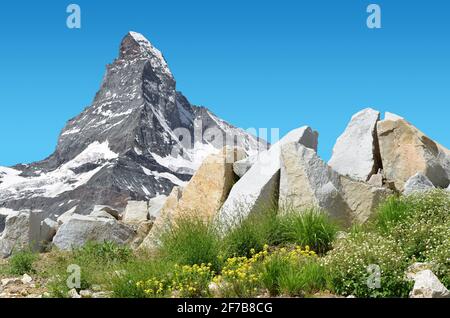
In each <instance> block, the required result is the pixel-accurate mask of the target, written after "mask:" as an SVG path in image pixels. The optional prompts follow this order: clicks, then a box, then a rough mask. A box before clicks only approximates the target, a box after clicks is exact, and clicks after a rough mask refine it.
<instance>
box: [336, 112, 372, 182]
mask: <svg viewBox="0 0 450 318" xmlns="http://www.w3.org/2000/svg"><path fill="white" fill-rule="evenodd" d="M379 120H380V112H378V111H376V110H373V109H371V108H366V109H364V110H362V111H360V112H358V113H357V114H355V115H353V117H352V119H351V121H350V123H349V124H348V126H347V128H346V129H345V131H344V133H343V134H342V135H341V136H340V137H339V138H338V139H337V141H336V144H335V146H334V148H333V156H332V157H331V159H330V161H329V162H328V164H329V165H330V166H331V167H332V168H333V169H334V170H336V171H337V172H338V173H340V174H342V175H344V176H349V177H351V178H353V179H355V180H360V181H367V180H369V178H370V176H371V175H372V174H374V173H376V172H377V169H378V168H379V167H378V163H377V156H378V154H377V153H376V138H374V137H375V136H376V126H377V122H378V121H379Z"/></svg>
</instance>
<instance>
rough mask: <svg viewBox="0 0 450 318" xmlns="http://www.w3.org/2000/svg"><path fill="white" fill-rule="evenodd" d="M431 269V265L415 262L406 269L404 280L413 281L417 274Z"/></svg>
mask: <svg viewBox="0 0 450 318" xmlns="http://www.w3.org/2000/svg"><path fill="white" fill-rule="evenodd" d="M432 267H433V265H432V264H431V263H420V262H416V263H414V264H412V265H410V266H409V267H408V268H407V269H406V279H407V280H409V281H413V280H415V278H416V275H417V273H419V272H421V271H423V270H426V269H429V270H431V268H432Z"/></svg>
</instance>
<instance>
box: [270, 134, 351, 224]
mask: <svg viewBox="0 0 450 318" xmlns="http://www.w3.org/2000/svg"><path fill="white" fill-rule="evenodd" d="M340 188H341V185H340V179H339V174H338V173H336V172H335V171H334V170H333V169H331V168H330V167H329V166H328V165H327V164H326V163H325V162H324V161H323V160H322V159H320V158H319V156H318V155H317V154H316V152H315V151H314V150H312V149H309V148H306V147H305V146H303V145H301V144H299V143H288V144H284V145H282V146H281V173H280V196H279V206H280V207H281V208H282V210H283V209H287V210H294V211H298V212H299V213H301V211H302V210H305V209H308V208H314V207H319V208H321V209H322V210H323V211H325V212H326V213H327V214H328V215H329V216H330V217H332V218H333V219H335V220H339V221H341V222H342V223H343V224H345V225H348V224H349V223H350V209H349V207H348V205H347V203H346V202H345V201H344V198H343V197H342V195H341V189H340Z"/></svg>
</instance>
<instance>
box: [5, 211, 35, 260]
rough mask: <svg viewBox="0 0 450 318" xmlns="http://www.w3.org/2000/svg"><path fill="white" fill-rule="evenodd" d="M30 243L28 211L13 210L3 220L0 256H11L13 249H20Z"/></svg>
mask: <svg viewBox="0 0 450 318" xmlns="http://www.w3.org/2000/svg"><path fill="white" fill-rule="evenodd" d="M29 244H30V212H29V211H23V212H17V211H14V212H12V213H10V214H9V215H8V216H7V217H6V220H5V229H4V230H3V232H2V235H1V236H0V257H1V258H6V257H9V256H11V254H12V252H13V251H14V250H21V249H23V248H26V247H28V246H29Z"/></svg>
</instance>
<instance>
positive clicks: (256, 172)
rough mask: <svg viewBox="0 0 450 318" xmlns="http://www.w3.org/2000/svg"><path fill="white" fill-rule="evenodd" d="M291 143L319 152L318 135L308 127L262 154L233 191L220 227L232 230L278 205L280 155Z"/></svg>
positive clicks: (223, 209)
mask: <svg viewBox="0 0 450 318" xmlns="http://www.w3.org/2000/svg"><path fill="white" fill-rule="evenodd" d="M290 142H297V143H300V144H303V145H305V146H306V147H308V148H311V149H313V150H314V151H317V144H318V133H317V132H316V131H313V130H312V129H311V128H310V127H306V126H305V127H301V128H298V129H295V130H293V131H291V132H290V133H288V134H287V135H286V136H285V137H283V138H282V139H281V140H280V141H278V142H277V143H275V144H274V145H273V146H272V147H271V148H270V149H269V150H268V151H263V152H261V153H259V155H258V158H257V160H256V162H255V163H254V164H253V166H252V167H251V168H250V170H248V171H247V173H246V174H244V175H243V176H242V178H241V179H239V181H238V182H237V183H236V184H235V185H234V186H233V188H232V189H231V191H230V194H229V196H228V198H227V200H226V201H225V203H224V204H223V206H222V208H221V210H220V212H219V214H218V217H217V221H218V222H219V224H221V225H222V226H225V227H232V226H234V225H236V223H237V222H239V220H240V219H242V218H245V217H247V216H248V215H249V214H250V213H253V212H256V211H257V210H258V209H260V208H266V207H269V206H273V204H274V203H275V204H276V203H277V202H278V196H277V193H278V188H279V179H280V167H281V164H280V151H281V146H282V145H284V144H287V143H290Z"/></svg>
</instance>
